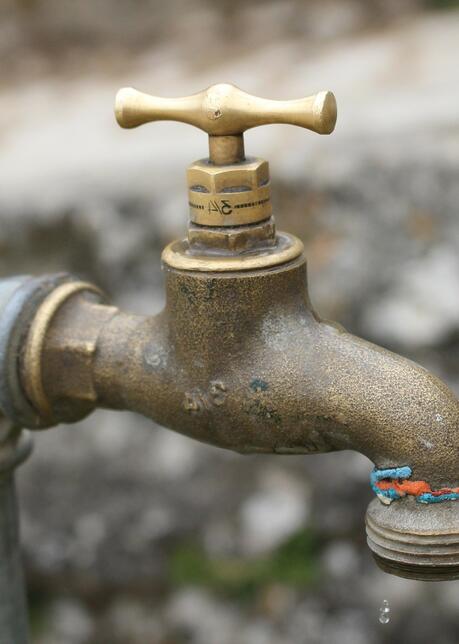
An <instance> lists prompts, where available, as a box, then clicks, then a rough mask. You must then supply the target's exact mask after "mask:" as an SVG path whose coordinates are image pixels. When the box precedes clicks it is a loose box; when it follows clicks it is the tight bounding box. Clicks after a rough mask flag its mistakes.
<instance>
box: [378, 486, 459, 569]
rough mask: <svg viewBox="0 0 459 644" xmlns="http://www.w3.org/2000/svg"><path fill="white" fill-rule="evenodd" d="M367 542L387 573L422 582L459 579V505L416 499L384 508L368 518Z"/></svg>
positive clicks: (380, 504)
mask: <svg viewBox="0 0 459 644" xmlns="http://www.w3.org/2000/svg"><path fill="white" fill-rule="evenodd" d="M365 522H366V531H367V543H368V546H369V548H370V550H371V551H372V554H373V556H374V558H375V560H376V563H377V564H378V566H379V567H380V568H381V569H382V570H383V571H384V572H388V573H391V574H393V575H397V576H398V577H405V578H407V579H418V580H422V581H448V580H453V579H459V503H458V502H457V501H448V502H443V503H437V504H429V505H425V504H421V503H419V502H417V501H416V500H415V499H414V498H404V499H400V500H398V501H396V502H394V503H391V505H389V506H388V505H383V504H382V503H381V502H380V501H379V500H378V499H374V500H373V501H372V502H371V503H370V505H369V506H368V509H367V514H366V517H365Z"/></svg>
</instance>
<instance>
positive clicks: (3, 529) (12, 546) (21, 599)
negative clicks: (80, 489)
mask: <svg viewBox="0 0 459 644" xmlns="http://www.w3.org/2000/svg"><path fill="white" fill-rule="evenodd" d="M18 523H19V522H18V505H17V501H16V490H15V484H14V474H13V473H11V472H10V473H8V474H6V475H3V476H2V477H0V642H2V643H4V644H27V642H28V641H29V638H28V626H27V606H26V599H25V591H24V579H23V573H22V563H21V553H20V547H19V525H18Z"/></svg>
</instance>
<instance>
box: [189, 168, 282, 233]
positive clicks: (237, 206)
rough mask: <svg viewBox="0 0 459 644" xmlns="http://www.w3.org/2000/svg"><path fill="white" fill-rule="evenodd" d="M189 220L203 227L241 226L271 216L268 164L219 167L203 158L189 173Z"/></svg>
mask: <svg viewBox="0 0 459 644" xmlns="http://www.w3.org/2000/svg"><path fill="white" fill-rule="evenodd" d="M187 181H188V204H189V207H190V220H191V222H192V223H195V224H199V225H200V226H219V227H222V226H242V225H246V224H255V223H259V222H261V221H264V220H266V219H269V218H270V217H271V215H272V206H271V186H270V181H269V165H268V162H267V161H264V160H263V159H250V158H248V159H246V160H245V161H241V162H240V163H234V164H231V165H224V166H218V165H213V164H212V163H209V161H208V160H206V159H203V160H201V161H196V162H195V163H193V164H192V165H191V166H189V168H188V170H187Z"/></svg>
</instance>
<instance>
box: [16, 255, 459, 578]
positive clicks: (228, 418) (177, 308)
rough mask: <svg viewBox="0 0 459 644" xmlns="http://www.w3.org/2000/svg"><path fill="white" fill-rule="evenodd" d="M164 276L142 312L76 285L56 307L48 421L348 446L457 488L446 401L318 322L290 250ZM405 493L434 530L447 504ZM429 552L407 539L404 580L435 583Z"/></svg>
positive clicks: (443, 392)
mask: <svg viewBox="0 0 459 644" xmlns="http://www.w3.org/2000/svg"><path fill="white" fill-rule="evenodd" d="M165 276H166V292H167V304H166V308H165V310H164V311H163V312H162V313H161V314H160V315H158V316H155V317H143V316H134V315H129V314H126V313H123V312H121V311H118V310H117V309H115V308H113V307H108V306H105V305H103V304H100V303H98V302H96V301H94V299H93V300H92V301H91V296H90V294H89V293H77V294H76V295H75V296H74V297H72V298H69V299H68V300H67V301H66V302H65V303H64V304H63V306H62V307H61V309H60V310H59V312H58V313H57V314H56V316H55V317H54V319H53V321H52V322H51V324H50V325H49V328H48V331H47V335H46V337H47V340H46V343H45V345H44V348H43V354H42V364H43V370H42V373H43V387H44V390H45V391H46V393H47V397H48V400H49V401H50V403H51V405H52V407H53V410H54V418H55V419H56V421H57V420H61V421H66V422H68V421H71V420H73V419H76V418H80V417H81V416H82V415H84V414H86V413H88V412H89V411H90V410H91V409H92V408H94V407H96V406H102V407H109V408H113V409H129V410H133V411H137V412H139V413H141V414H144V415H146V416H148V417H150V418H152V419H153V420H155V421H156V422H158V423H160V424H162V425H164V426H166V427H170V428H171V429H174V430H176V431H178V432H181V433H183V434H186V435H188V436H191V437H193V438H195V439H197V440H200V441H204V442H208V443H211V444H213V445H217V446H219V447H224V448H227V449H232V450H236V451H238V452H242V453H250V452H265V453H279V454H314V453H320V452H327V451H332V450H340V449H354V450H357V451H360V452H361V453H363V454H365V455H366V456H368V458H370V459H371V460H372V461H373V462H374V463H375V464H376V467H378V468H379V469H384V468H389V467H393V466H403V465H407V464H409V467H410V468H411V470H412V473H413V477H414V478H415V479H416V480H418V479H419V480H425V481H429V483H430V484H431V485H432V487H433V488H442V487H447V486H449V487H453V486H455V485H456V486H457V484H458V454H459V438H458V428H459V402H458V400H457V399H456V397H455V396H454V395H453V393H452V392H451V391H450V390H449V389H448V388H447V387H446V385H445V384H444V383H442V382H441V381H440V380H439V379H438V378H436V377H435V376H433V375H431V374H429V373H428V372H427V371H426V370H425V369H423V368H422V367H420V366H418V365H416V364H414V363H413V362H411V361H409V360H406V359H404V358H402V357H400V356H398V355H396V354H393V353H391V352H389V351H386V350H384V349H381V348H380V347H377V346H375V345H373V344H371V343H369V342H366V341H364V340H361V339H359V338H357V337H355V336H352V335H351V334H349V333H346V332H345V331H344V330H343V329H342V327H340V326H339V325H336V324H333V323H330V322H326V321H322V320H321V319H320V318H319V317H318V315H317V314H316V313H315V312H314V310H313V309H312V307H311V304H310V302H309V297H308V292H307V285H306V265H305V261H304V258H299V259H297V260H295V261H293V262H290V263H287V264H285V265H283V266H277V267H275V268H272V269H266V270H257V271H246V272H236V273H220V274H219V273H212V274H210V273H199V272H192V271H179V270H176V269H173V268H171V267H169V266H167V265H166V266H165ZM38 315H40V310H39V311H38ZM89 349H90V350H89ZM83 354H84V356H85V357H84V359H83V357H82V356H83ZM25 355H26V357H27V353H26V354H25ZM64 371H65V374H66V377H65V378H62V374H63V373H64ZM23 373H24V374H26V373H27V364H26V363H24V364H23ZM411 501H412V499H401V500H399V501H397V503H394V504H393V505H394V506H395V505H397V506H398V507H404V508H406V516H409V515H412V519H411V520H410V521H412V522H414V523H415V522H416V520H417V519H418V517H420V516H421V515H423V513H426V514H424V515H423V516H424V517H430V519H427V521H428V524H429V526H430V529H431V530H432V531H433V533H435V534H438V535H441V534H443V533H444V532H445V530H446V531H448V530H451V529H453V528H451V526H454V525H455V522H457V520H458V517H459V504H457V503H456V504H454V503H450V504H449V506H448V507H449V512H445V511H443V512H439V513H438V514H437V513H436V512H435V511H431V510H430V508H426V507H425V506H423V505H422V504H419V503H418V504H416V503H411ZM377 503H378V504H379V502H377ZM379 505H380V507H381V513H385V512H387V511H388V510H387V508H386V507H385V506H382V505H381V504H379ZM372 507H373V506H372ZM428 513H429V514H428ZM380 516H382V517H386V516H389V515H386V514H381V515H380V514H377V515H375V517H376V518H375V517H373V519H372V521H373V523H372V525H374V528H373V530H374V531H376V530H378V525H379V523H378V521H379V517H380ZM394 516H395V515H394ZM397 516H398V515H397ZM422 520H423V521H425V520H426V519H425V518H424V519H422ZM403 531H405V534H406V535H408V536H409V535H410V532H409V529H408V527H406V528H403V527H402V532H403ZM373 536H374V535H373ZM385 539H386V541H385V543H386V546H385V548H384V549H381V546H380V545H379V546H378V545H375V544H377V539H375V538H373V537H371V538H369V544H370V547H371V548H372V549H373V550H375V552H376V554H377V556H378V557H379V559H381V558H384V556H385V557H386V563H385V568H386V569H388V570H389V569H390V568H391V567H395V568H396V567H397V566H399V567H400V570H402V564H403V567H404V568H406V566H407V565H408V564H407V563H406V562H405V561H401V560H400V559H399V557H398V556H393V554H392V552H395V550H396V548H398V546H394V549H393V551H391V550H390V548H389V547H387V543H389V541H390V540H388V539H387V538H386V537H385ZM391 543H392V542H391ZM410 547H411V546H410ZM429 548H430V545H429V544H427V546H426V547H425V548H424V551H423V554H422V556H421V554H420V553H419V552H418V549H417V548H414V546H413V553H412V557H416V556H418V555H419V556H418V559H417V560H416V561H417V563H416V566H417V567H414V565H413V566H412V571H414V572H413V573H412V576H417V577H418V578H421V577H422V578H424V577H425V578H427V577H429V578H435V576H432V575H429V574H427V573H426V572H425V570H424V569H426V570H427V567H428V566H429V570H431V569H432V565H434V566H437V564H438V554H437V552H436V551H435V549H432V550H431V551H429ZM397 552H398V550H397ZM448 556H451V557H452V558H453V559H452V561H453V564H452V565H451V566H450V567H449V568H442V570H441V574H440V573H438V575H437V576H436V578H440V576H441V578H445V576H446V577H448V574H450V575H451V576H453V575H454V574H455V567H454V566H455V564H454V561H455V560H456V563H459V553H456V554H455V553H452V554H451V553H450V555H448ZM426 558H427V559H426ZM430 558H433V559H434V564H431V563H428V564H427V563H426V561H427V560H429V561H430ZM454 558H456V559H454ZM437 567H438V566H437ZM448 571H449V572H448Z"/></svg>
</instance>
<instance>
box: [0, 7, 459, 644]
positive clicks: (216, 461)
mask: <svg viewBox="0 0 459 644" xmlns="http://www.w3.org/2000/svg"><path fill="white" fill-rule="evenodd" d="M458 55H459V9H456V8H455V3H454V2H451V1H450V2H447V1H442V0H430V1H424V2H421V1H416V0H412V1H408V2H401V1H400V0H399V1H398V2H395V1H392V0H391V1H387V0H386V1H385V2H383V1H382V0H381V1H380V2H377V1H372V2H363V1H359V0H345V1H344V0H343V1H335V0H326V1H325V2H324V1H322V2H319V0H309V1H301V0H285V1H282V0H273V1H271V2H262V1H260V2H239V1H238V0H233V1H232V2H227V1H222V2H215V1H214V2H212V3H211V2H209V1H207V0H202V1H199V0H187V1H185V0H169V2H167V3H162V2H159V1H158V0H143V1H142V2H132V1H131V2H128V1H124V2H114V0H99V1H94V2H91V3H74V2H70V1H69V0H59V1H57V0H21V1H19V0H16V1H15V2H14V1H13V0H5V1H4V2H3V3H2V5H1V7H0V61H1V63H2V64H1V70H2V73H1V77H0V101H1V103H0V105H1V109H0V150H1V155H0V269H1V271H2V274H3V275H8V274H14V273H19V272H21V273H23V272H28V271H30V272H34V273H41V272H45V271H55V270H62V269H64V270H70V271H73V272H76V273H77V274H80V275H81V276H83V277H87V278H89V279H91V280H93V281H95V282H96V283H98V284H100V285H101V286H102V287H103V288H105V289H106V290H107V291H108V292H109V293H110V294H111V296H112V297H113V299H114V300H115V301H116V302H117V303H118V304H119V305H120V306H123V307H125V308H130V309H131V310H135V311H139V312H147V311H157V310H159V309H160V307H161V305H162V277H161V272H160V263H159V257H160V251H161V248H162V246H163V245H164V244H165V243H166V242H167V241H169V240H170V239H172V238H173V237H175V236H179V235H181V234H182V233H183V231H184V228H185V220H186V210H187V209H186V198H185V197H186V193H185V182H184V171H185V168H186V166H187V164H188V163H190V162H191V161H192V160H194V159H196V158H199V157H201V156H204V155H205V153H206V140H205V136H204V135H203V134H202V133H200V132H198V131H195V130H193V129H191V128H189V127H185V126H183V125H180V124H172V123H169V124H157V125H151V126H149V127H144V128H140V129H139V130H135V131H129V132H126V131H122V130H120V129H119V128H117V126H116V125H115V123H114V119H113V116H112V106H113V97H114V93H115V91H116V89H117V88H118V87H120V86H122V85H134V86H136V87H138V88H139V89H143V90H145V91H150V92H153V93H157V94H159V95H171V96H173V95H183V94H186V93H188V92H189V93H191V92H193V91H197V90H199V89H201V88H203V87H205V86H207V85H210V84H211V83H213V82H219V81H230V82H234V83H236V84H237V85H239V86H240V87H242V88H243V89H246V90H247V91H250V92H253V93H258V94H259V95H262V96H263V95H264V96H269V97H277V98H293V97H297V96H303V95H305V94H307V93H311V92H313V91H317V90H319V89H328V88H330V89H332V90H334V91H335V93H336V95H337V99H338V105H339V119H338V124H337V130H336V133H335V134H334V135H333V136H332V137H318V136H315V135H313V134H311V133H308V132H296V131H295V129H294V128H288V127H281V126H277V127H273V128H261V129H259V130H255V131H253V132H249V133H248V134H247V136H246V149H247V150H248V151H249V152H250V153H251V154H255V155H259V156H262V157H264V158H267V159H268V160H269V161H270V164H271V174H272V179H273V192H274V203H275V206H276V216H277V222H278V226H279V228H281V229H287V230H290V231H291V232H293V233H295V234H297V235H298V236H300V237H301V238H302V239H303V240H304V242H305V245H306V248H307V254H308V259H309V276H310V288H311V294H312V299H313V302H314V304H315V307H316V308H317V310H318V311H319V312H320V313H321V315H323V316H324V317H330V318H335V319H337V320H338V321H340V322H341V323H343V324H344V325H345V326H346V327H347V328H348V329H349V330H350V331H352V332H354V333H357V334H360V335H363V336H364V337H366V338H368V339H371V340H373V341H376V342H378V343H380V344H382V345H384V346H386V347H389V348H391V349H394V350H396V351H399V352H401V353H403V354H405V355H408V356H410V357H412V358H413V359H415V360H417V361H418V362H420V363H421V364H423V365H424V366H426V367H428V368H430V369H431V370H433V371H434V372H435V373H437V374H439V375H440V376H441V377H443V378H445V379H446V380H447V382H448V383H449V384H450V386H451V387H453V389H455V390H456V391H457V392H458V393H459V254H458V249H459V219H458V206H457V204H458V202H459V182H458V180H457V170H458V163H459V125H458V123H459V121H458V116H457V114H458V110H457V105H458V102H459V85H458V83H457V61H458ZM370 468H371V464H370V463H369V462H368V461H367V460H366V459H365V458H364V457H361V456H360V455H358V454H354V453H341V454H329V455H324V456H316V457H314V458H307V457H280V456H273V457H268V456H253V457H248V456H245V457H242V456H238V455H235V454H231V453H225V452H222V451H219V450H217V449H215V448H212V447H208V446H205V445H201V444H198V443H194V442H192V441H191V440H189V439H187V438H184V437H181V436H178V435H175V434H173V433H171V432H168V431H166V430H163V429H161V428H159V427H155V426H152V424H151V423H150V422H148V421H146V420H144V419H142V418H139V417H136V416H134V415H130V414H127V413H124V414H121V413H111V412H98V413H96V414H94V415H93V416H91V417H90V418H89V419H87V420H86V421H85V422H83V423H80V424H78V425H74V426H69V427H60V428H56V429H52V430H49V431H48V432H46V433H42V434H39V435H37V437H36V450H35V454H34V456H33V458H32V459H31V460H30V461H29V463H28V464H27V465H26V466H24V467H23V468H22V471H21V473H20V475H19V484H20V495H21V502H22V533H23V541H24V550H25V559H26V568H27V576H28V582H29V589H30V604H31V612H32V627H33V634H34V638H33V641H34V642H35V643H37V644H45V643H46V644H102V643H104V644H105V643H110V644H118V643H119V644H181V643H182V642H183V643H185V642H192V643H195V644H210V643H212V644H213V643H215V644H236V643H237V644H246V643H247V644H271V643H273V644H274V643H275V642H276V643H277V642H279V641H282V642H283V643H285V644H335V643H336V644H337V643H338V642H339V643H340V644H346V643H347V642H349V643H352V644H360V643H362V644H385V643H386V642H391V643H393V642H403V643H404V644H412V643H416V644H423V643H424V642H425V643H427V642H432V641H436V642H439V643H440V644H456V643H457V641H458V640H459V614H458V609H457V607H458V604H459V582H452V583H444V584H432V585H429V584H422V583H417V582H409V581H404V580H401V579H396V578H395V577H390V576H387V575H384V574H382V573H380V572H379V571H378V570H377V569H376V567H375V566H374V565H373V563H372V560H371V557H370V555H369V552H368V550H367V548H366V546H365V540H364V526H363V517H364V512H365V509H366V505H367V503H368V501H369V500H370V498H371V493H370V491H369V486H368V474H369V471H370ZM383 599H387V600H388V601H389V602H390V604H391V607H392V612H391V621H390V623H389V624H388V625H384V626H383V625H381V624H380V623H379V622H378V611H379V607H380V605H381V603H382V601H383Z"/></svg>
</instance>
